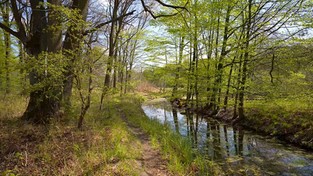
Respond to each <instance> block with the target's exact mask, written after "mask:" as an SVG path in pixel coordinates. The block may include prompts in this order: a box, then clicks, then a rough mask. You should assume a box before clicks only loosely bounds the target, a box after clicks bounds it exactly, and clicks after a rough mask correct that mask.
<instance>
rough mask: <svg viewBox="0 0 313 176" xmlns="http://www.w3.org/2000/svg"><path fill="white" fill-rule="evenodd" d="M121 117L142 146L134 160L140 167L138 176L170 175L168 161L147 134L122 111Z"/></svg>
mask: <svg viewBox="0 0 313 176" xmlns="http://www.w3.org/2000/svg"><path fill="white" fill-rule="evenodd" d="M121 117H122V119H123V120H124V122H125V123H126V124H127V126H128V128H129V130H130V132H131V133H132V134H133V135H134V136H136V137H137V138H138V139H139V141H140V143H141V146H142V156H141V158H139V159H137V162H136V163H137V164H138V165H139V167H141V168H142V172H141V173H140V176H168V175H172V174H171V173H170V172H169V171H168V170H167V165H168V161H167V160H166V159H164V158H162V155H161V153H160V151H159V150H158V149H156V148H153V147H152V144H151V141H150V138H149V135H148V134H146V133H144V132H143V131H142V130H141V129H140V128H139V127H136V126H134V125H132V124H130V123H129V122H128V120H127V118H126V116H125V115H124V113H123V112H121Z"/></svg>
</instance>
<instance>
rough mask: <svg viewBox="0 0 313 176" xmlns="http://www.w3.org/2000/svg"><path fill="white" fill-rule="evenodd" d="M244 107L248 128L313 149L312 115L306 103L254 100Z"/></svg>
mask: <svg viewBox="0 0 313 176" xmlns="http://www.w3.org/2000/svg"><path fill="white" fill-rule="evenodd" d="M245 106H246V108H245V114H246V120H245V124H246V125H247V126H249V127H252V128H253V129H255V130H257V131H260V132H265V133H267V134H270V135H274V136H279V137H280V138H282V139H285V140H287V141H289V142H292V143H295V144H299V145H302V146H304V147H308V148H313V138H312V136H313V128H312V126H313V115H312V114H313V111H312V108H311V106H312V104H310V103H309V102H308V100H307V99H293V100H290V99H273V100H270V101H269V100H251V101H246V105H245Z"/></svg>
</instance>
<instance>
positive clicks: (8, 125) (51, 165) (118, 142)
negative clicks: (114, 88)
mask: <svg viewBox="0 0 313 176" xmlns="http://www.w3.org/2000/svg"><path fill="white" fill-rule="evenodd" d="M24 100H25V99H24ZM24 100H21V98H20V97H12V96H11V97H7V98H6V99H4V100H2V101H1V102H0V112H1V114H0V141H1V142H0V174H1V175H2V174H3V175H6V174H11V175H139V173H140V170H141V168H139V167H136V166H135V165H134V162H135V161H136V159H137V158H138V157H140V147H141V146H140V143H139V142H138V141H137V139H136V138H135V137H134V136H132V135H131V134H130V133H129V131H128V129H127V126H126V125H125V123H123V122H122V121H121V119H120V116H119V113H118V112H117V111H116V110H115V107H116V105H117V101H115V100H112V101H110V102H107V103H106V106H105V108H104V111H99V110H98V108H97V107H96V106H95V107H92V108H91V109H90V111H89V113H88V115H87V117H86V119H85V124H84V129H83V130H78V129H77V128H76V123H77V117H78V114H76V113H75V110H74V112H73V113H72V115H71V116H68V117H64V119H59V120H58V121H53V122H52V123H51V124H50V125H47V126H38V125H32V124H27V123H25V122H23V121H20V120H19V117H20V116H21V115H22V112H23V111H24V110H25V108H26V101H24ZM74 104H75V103H74ZM75 114H76V115H75Z"/></svg>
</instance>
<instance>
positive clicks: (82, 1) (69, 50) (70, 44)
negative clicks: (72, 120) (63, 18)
mask: <svg viewBox="0 0 313 176" xmlns="http://www.w3.org/2000/svg"><path fill="white" fill-rule="evenodd" d="M88 4H89V0H74V1H73V5H72V9H78V10H79V11H80V15H81V17H82V19H83V21H86V18H87V13H88ZM82 38H83V30H82V29H81V30H77V26H75V24H74V25H73V26H70V27H69V29H68V31H67V33H66V36H65V41H64V44H63V53H64V54H65V55H66V56H67V57H68V58H69V60H68V63H67V65H66V67H65V70H66V72H65V73H64V76H65V79H64V82H63V84H64V87H63V101H64V103H65V105H66V106H67V107H70V106H71V96H72V88H73V80H74V67H73V65H74V63H75V61H76V60H77V58H78V57H79V53H80V49H81V48H80V42H81V40H82Z"/></svg>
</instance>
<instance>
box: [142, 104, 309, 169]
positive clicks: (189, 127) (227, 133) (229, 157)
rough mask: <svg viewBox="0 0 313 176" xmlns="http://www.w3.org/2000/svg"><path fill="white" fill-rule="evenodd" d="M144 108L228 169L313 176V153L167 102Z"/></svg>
mask: <svg viewBox="0 0 313 176" xmlns="http://www.w3.org/2000/svg"><path fill="white" fill-rule="evenodd" d="M142 108H143V110H144V112H145V113H146V115H147V116H148V117H149V118H156V119H158V120H159V121H160V122H161V123H163V124H166V125H169V126H170V127H171V128H172V129H173V130H174V131H176V132H177V133H179V134H181V135H182V136H185V137H188V138H189V139H190V140H191V141H192V143H193V146H194V147H195V148H198V149H199V151H200V152H202V153H203V154H204V155H205V156H206V158H207V159H209V160H215V161H216V162H219V163H221V164H222V165H223V167H224V168H225V169H228V170H234V171H235V172H236V171H238V172H239V171H240V170H247V167H248V168H250V170H251V168H253V169H252V170H253V172H254V171H257V172H260V173H261V174H262V175H313V155H312V153H309V152H305V151H302V150H300V149H298V148H294V147H290V146H286V145H284V144H281V142H279V141H277V140H274V139H269V138H265V137H262V136H258V135H255V134H251V133H249V132H246V131H244V130H243V129H241V128H234V127H232V126H228V125H226V124H223V123H220V122H218V121H216V120H213V119H203V118H202V117H200V116H198V115H195V114H192V113H190V112H188V111H186V112H185V113H184V115H183V114H181V113H180V112H179V111H178V110H176V109H172V108H171V105H170V104H169V103H168V102H167V101H165V100H162V101H154V102H150V103H146V104H144V105H143V106H142ZM250 175H251V174H250ZM252 175H254V174H252Z"/></svg>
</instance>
